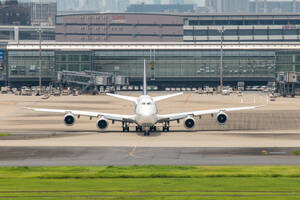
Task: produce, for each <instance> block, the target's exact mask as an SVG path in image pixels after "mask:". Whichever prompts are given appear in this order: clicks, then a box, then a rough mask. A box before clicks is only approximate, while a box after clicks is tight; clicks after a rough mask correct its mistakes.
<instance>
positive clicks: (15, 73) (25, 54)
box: [7, 51, 56, 78]
mask: <svg viewBox="0 0 300 200" xmlns="http://www.w3.org/2000/svg"><path fill="white" fill-rule="evenodd" d="M39 62H40V53H39V51H8V70H7V71H8V77H9V78H36V77H38V76H39ZM42 73H43V77H47V78H53V77H55V76H56V70H55V57H54V52H53V51H43V52H42Z"/></svg>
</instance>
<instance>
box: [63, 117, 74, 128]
mask: <svg viewBox="0 0 300 200" xmlns="http://www.w3.org/2000/svg"><path fill="white" fill-rule="evenodd" d="M64 122H65V125H67V126H73V125H74V123H75V117H74V115H72V114H66V115H65V117H64Z"/></svg>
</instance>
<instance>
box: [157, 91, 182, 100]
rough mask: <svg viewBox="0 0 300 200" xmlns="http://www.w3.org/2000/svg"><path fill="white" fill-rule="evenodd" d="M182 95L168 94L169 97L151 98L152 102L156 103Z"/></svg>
mask: <svg viewBox="0 0 300 200" xmlns="http://www.w3.org/2000/svg"><path fill="white" fill-rule="evenodd" d="M182 94H183V92H180V93H176V94H169V95H164V96H158V97H153V101H154V102H158V101H161V100H164V99H168V98H171V97H176V96H179V95H182Z"/></svg>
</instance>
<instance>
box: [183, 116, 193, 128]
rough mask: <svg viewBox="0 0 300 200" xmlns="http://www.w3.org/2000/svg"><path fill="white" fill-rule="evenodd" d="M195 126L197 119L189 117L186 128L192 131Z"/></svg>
mask: <svg viewBox="0 0 300 200" xmlns="http://www.w3.org/2000/svg"><path fill="white" fill-rule="evenodd" d="M194 126H195V119H194V118H192V117H187V118H186V119H185V120H184V127H185V128H187V129H191V128H194Z"/></svg>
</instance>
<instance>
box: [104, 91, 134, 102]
mask: <svg viewBox="0 0 300 200" xmlns="http://www.w3.org/2000/svg"><path fill="white" fill-rule="evenodd" d="M106 95H108V96H112V97H116V98H119V99H124V100H127V101H133V102H135V103H136V102H137V99H138V98H137V97H130V96H125V95H119V94H111V93H106Z"/></svg>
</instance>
